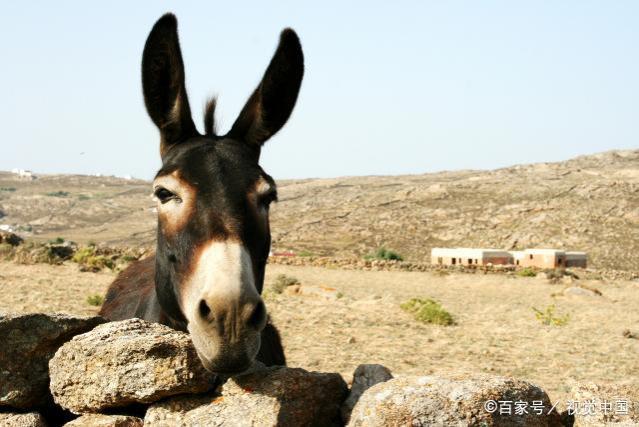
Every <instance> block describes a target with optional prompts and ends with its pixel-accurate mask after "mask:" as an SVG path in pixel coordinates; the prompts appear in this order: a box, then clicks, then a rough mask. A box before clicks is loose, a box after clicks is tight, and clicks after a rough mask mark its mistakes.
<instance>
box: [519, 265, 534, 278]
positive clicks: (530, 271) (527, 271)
mask: <svg viewBox="0 0 639 427" xmlns="http://www.w3.org/2000/svg"><path fill="white" fill-rule="evenodd" d="M517 276H520V277H535V276H537V271H536V270H535V269H534V268H532V267H524V268H522V269H521V270H519V271H517Z"/></svg>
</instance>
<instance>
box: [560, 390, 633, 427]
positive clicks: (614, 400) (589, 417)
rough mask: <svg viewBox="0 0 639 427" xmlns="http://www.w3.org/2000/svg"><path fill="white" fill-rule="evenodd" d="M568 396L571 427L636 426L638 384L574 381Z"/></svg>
mask: <svg viewBox="0 0 639 427" xmlns="http://www.w3.org/2000/svg"><path fill="white" fill-rule="evenodd" d="M568 395H569V399H568V405H567V406H568V411H569V413H572V414H573V415H574V417H575V426H600V425H609V426H614V425H619V426H622V425H623V426H630V425H639V385H634V386H631V385H613V384H595V383H578V384H575V385H573V386H572V388H571V389H570V393H569V394H568Z"/></svg>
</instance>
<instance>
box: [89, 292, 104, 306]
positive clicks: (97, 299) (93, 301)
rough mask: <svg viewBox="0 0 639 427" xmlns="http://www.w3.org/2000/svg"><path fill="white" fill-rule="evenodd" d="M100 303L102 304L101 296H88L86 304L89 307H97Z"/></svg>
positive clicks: (102, 298)
mask: <svg viewBox="0 0 639 427" xmlns="http://www.w3.org/2000/svg"><path fill="white" fill-rule="evenodd" d="M102 303H104V297H103V296H102V295H98V294H95V295H89V296H88V297H87V304H89V305H94V306H96V307H99V306H101V305H102Z"/></svg>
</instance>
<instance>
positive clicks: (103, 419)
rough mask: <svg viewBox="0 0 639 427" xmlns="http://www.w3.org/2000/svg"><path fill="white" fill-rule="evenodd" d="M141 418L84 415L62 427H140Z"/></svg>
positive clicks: (142, 423) (142, 422)
mask: <svg viewBox="0 0 639 427" xmlns="http://www.w3.org/2000/svg"><path fill="white" fill-rule="evenodd" d="M143 425H144V421H142V418H138V417H131V416H128V415H104V414H84V415H82V416H80V417H78V418H76V419H75V420H73V421H69V422H68V423H66V424H65V425H64V427H142V426H143Z"/></svg>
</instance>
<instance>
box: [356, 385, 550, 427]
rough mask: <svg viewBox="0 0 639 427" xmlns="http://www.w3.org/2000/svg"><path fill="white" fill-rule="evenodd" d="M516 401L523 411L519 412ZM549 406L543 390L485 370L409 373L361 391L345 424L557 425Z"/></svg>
mask: <svg viewBox="0 0 639 427" xmlns="http://www.w3.org/2000/svg"><path fill="white" fill-rule="evenodd" d="M518 407H519V408H521V407H524V408H525V412H523V413H521V414H517V413H516V410H517V408H518ZM551 408H552V405H551V403H550V400H549V398H548V395H547V394H546V393H545V392H544V391H543V390H541V389H540V388H539V387H537V386H535V385H532V384H530V383H527V382H525V381H521V380H515V379H511V378H504V377H495V376H489V375H472V376H468V375H457V376H448V377H437V376H423V377H416V376H411V377H402V378H395V379H392V380H389V381H387V382H383V383H380V384H377V385H374V386H373V387H371V388H369V389H368V390H367V391H365V392H364V394H363V395H362V397H361V398H360V399H359V401H358V402H357V404H356V405H355V408H353V412H352V413H351V419H350V422H349V424H348V425H349V426H367V427H368V426H389V425H402V426H404V425H408V426H411V425H412V426H426V425H436V426H446V425H482V426H517V425H521V426H524V425H525V426H557V425H561V421H560V417H559V415H558V414H557V413H556V410H555V411H553V412H552V413H550V414H548V412H549V411H550V410H551ZM537 411H540V412H541V413H539V414H538V413H537ZM500 412H501V413H500Z"/></svg>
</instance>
